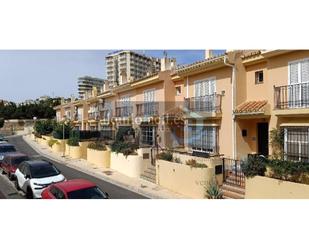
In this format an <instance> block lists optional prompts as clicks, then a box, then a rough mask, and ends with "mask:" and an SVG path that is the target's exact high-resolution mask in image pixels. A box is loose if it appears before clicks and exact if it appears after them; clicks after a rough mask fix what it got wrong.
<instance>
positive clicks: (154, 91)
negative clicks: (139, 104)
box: [143, 88, 156, 103]
mask: <svg viewBox="0 0 309 249" xmlns="http://www.w3.org/2000/svg"><path fill="white" fill-rule="evenodd" d="M151 92H152V93H153V100H151V101H147V103H151V102H155V99H156V89H155V88H151V89H147V90H144V92H143V93H144V102H145V103H146V101H145V97H146V94H147V93H151Z"/></svg>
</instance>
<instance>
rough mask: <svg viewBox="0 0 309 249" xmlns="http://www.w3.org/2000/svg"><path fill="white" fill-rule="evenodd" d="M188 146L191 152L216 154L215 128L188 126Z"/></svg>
mask: <svg viewBox="0 0 309 249" xmlns="http://www.w3.org/2000/svg"><path fill="white" fill-rule="evenodd" d="M188 140H189V141H188V144H189V147H191V148H192V150H195V151H202V152H211V153H216V152H217V128H216V127H212V126H195V125H192V126H189V127H188Z"/></svg>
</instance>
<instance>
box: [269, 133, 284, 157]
mask: <svg viewBox="0 0 309 249" xmlns="http://www.w3.org/2000/svg"><path fill="white" fill-rule="evenodd" d="M283 142H284V132H283V129H275V128H274V129H272V130H271V131H270V144H271V146H272V149H273V153H272V154H273V157H274V158H276V159H280V158H282V154H283Z"/></svg>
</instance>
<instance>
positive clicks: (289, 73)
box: [288, 57, 309, 108]
mask: <svg viewBox="0 0 309 249" xmlns="http://www.w3.org/2000/svg"><path fill="white" fill-rule="evenodd" d="M304 61H309V57H306V58H303V59H299V60H293V61H289V62H288V87H291V86H295V85H299V86H301V85H302V84H306V83H309V80H308V81H302V77H301V74H302V73H301V63H302V62H304ZM295 63H297V69H298V72H297V73H298V74H297V78H298V80H297V81H298V82H297V83H294V84H291V77H290V75H291V65H292V64H295ZM288 89H290V88H288ZM288 91H290V90H288ZM298 98H299V99H298V101H301V100H302V87H299V93H298ZM288 99H290V97H289V92H288ZM289 107H292V108H297V107H303V106H298V105H295V104H291V105H289Z"/></svg>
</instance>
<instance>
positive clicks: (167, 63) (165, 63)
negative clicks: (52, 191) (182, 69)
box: [161, 57, 176, 71]
mask: <svg viewBox="0 0 309 249" xmlns="http://www.w3.org/2000/svg"><path fill="white" fill-rule="evenodd" d="M175 68H176V59H175V58H167V57H164V58H162V59H161V71H167V70H174V69H175Z"/></svg>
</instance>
